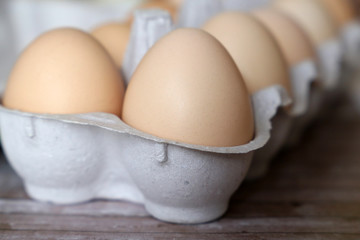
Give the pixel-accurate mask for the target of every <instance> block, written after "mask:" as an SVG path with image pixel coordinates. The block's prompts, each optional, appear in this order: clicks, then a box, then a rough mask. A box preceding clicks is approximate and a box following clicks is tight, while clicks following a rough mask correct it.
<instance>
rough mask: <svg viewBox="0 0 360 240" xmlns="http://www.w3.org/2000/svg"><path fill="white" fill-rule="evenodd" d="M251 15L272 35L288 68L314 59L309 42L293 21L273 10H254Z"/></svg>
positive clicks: (312, 49)
mask: <svg viewBox="0 0 360 240" xmlns="http://www.w3.org/2000/svg"><path fill="white" fill-rule="evenodd" d="M253 15H254V16H255V17H256V18H257V19H258V20H260V21H261V23H262V24H264V26H265V27H266V28H267V29H268V30H269V31H270V32H271V33H272V35H273V36H274V37H275V39H276V41H277V42H278V44H279V46H280V48H281V50H282V52H283V53H284V56H285V59H286V61H287V63H288V66H290V67H292V66H295V65H296V64H299V63H301V62H303V61H306V60H311V59H315V52H314V48H313V45H312V43H311V40H310V39H309V38H308V36H307V35H306V33H305V32H304V31H303V30H302V28H301V27H300V26H299V25H297V24H296V22H295V21H294V20H292V19H291V18H290V17H288V16H287V15H285V14H284V13H282V12H280V11H277V10H276V9H273V8H266V9H265V8H263V9H259V10H255V11H254V12H253Z"/></svg>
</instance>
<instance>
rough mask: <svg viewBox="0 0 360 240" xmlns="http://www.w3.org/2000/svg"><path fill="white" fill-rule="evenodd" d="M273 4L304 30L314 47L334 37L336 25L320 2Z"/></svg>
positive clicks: (287, 0) (298, 0)
mask: <svg viewBox="0 0 360 240" xmlns="http://www.w3.org/2000/svg"><path fill="white" fill-rule="evenodd" d="M274 4H275V6H276V7H278V8H279V9H281V10H282V11H284V12H286V13H287V14H289V15H290V16H291V17H292V18H293V19H294V20H295V21H296V22H297V23H298V24H299V25H300V26H301V27H302V28H303V29H304V30H305V32H306V33H307V34H308V36H309V37H310V39H311V41H312V42H313V44H314V45H315V46H319V45H321V44H323V43H325V42H327V41H329V40H331V39H333V38H334V37H336V35H337V28H336V24H335V22H334V20H333V18H332V17H331V15H330V14H329V12H328V11H326V9H325V8H324V7H323V6H322V5H321V3H320V2H318V1H316V0H275V1H274Z"/></svg>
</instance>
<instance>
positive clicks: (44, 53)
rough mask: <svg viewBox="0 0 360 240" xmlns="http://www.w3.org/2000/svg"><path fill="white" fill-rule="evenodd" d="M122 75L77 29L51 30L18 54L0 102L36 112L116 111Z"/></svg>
mask: <svg viewBox="0 0 360 240" xmlns="http://www.w3.org/2000/svg"><path fill="white" fill-rule="evenodd" d="M123 95H124V85H123V81H122V79H121V76H120V74H119V72H118V70H117V68H116V66H115V63H114V62H113V61H112V59H111V57H110V56H109V55H108V54H107V52H106V50H105V49H104V48H103V47H102V46H101V44H100V43H99V42H98V41H96V40H95V39H94V38H93V37H92V36H91V35H89V34H87V33H84V32H82V31H79V30H75V29H70V28H63V29H57V30H52V31H50V32H47V33H45V34H43V35H41V36H40V37H39V38H37V39H36V40H35V41H34V42H33V43H32V44H30V45H29V46H28V48H27V49H26V50H25V51H24V52H23V53H22V55H21V56H20V58H19V59H18V61H17V62H16V64H15V66H14V68H13V70H12V73H11V75H10V78H9V81H8V84H7V87H6V90H5V94H4V98H3V104H4V106H5V107H8V108H12V109H17V110H21V111H27V112H34V113H52V114H72V113H87V112H108V113H113V114H117V115H120V114H121V110H122V101H123Z"/></svg>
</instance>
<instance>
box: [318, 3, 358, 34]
mask: <svg viewBox="0 0 360 240" xmlns="http://www.w3.org/2000/svg"><path fill="white" fill-rule="evenodd" d="M317 1H320V2H321V3H322V4H323V5H324V7H325V8H326V9H327V11H329V13H330V14H331V16H332V17H333V18H334V20H335V22H336V24H337V27H338V28H339V29H341V28H342V27H344V26H345V25H346V24H347V23H349V22H351V21H353V20H354V19H355V18H356V12H355V9H354V7H353V6H352V5H351V2H350V1H349V0H340V1H339V0H317Z"/></svg>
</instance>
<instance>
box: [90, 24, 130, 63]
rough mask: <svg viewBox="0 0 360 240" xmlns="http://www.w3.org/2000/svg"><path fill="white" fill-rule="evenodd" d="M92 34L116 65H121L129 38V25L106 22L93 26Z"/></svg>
mask: <svg viewBox="0 0 360 240" xmlns="http://www.w3.org/2000/svg"><path fill="white" fill-rule="evenodd" d="M92 35H93V36H94V37H95V38H96V39H97V40H98V41H99V42H100V43H101V44H102V45H103V46H104V47H105V49H106V50H107V51H108V53H109V54H110V55H111V57H112V58H113V59H114V61H115V63H116V65H117V66H118V67H121V66H122V62H123V58H124V55H125V51H126V47H127V45H128V42H129V39H130V26H129V25H128V24H125V23H117V22H113V23H107V24H104V25H102V26H100V27H97V28H95V29H94V30H93V31H92Z"/></svg>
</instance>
